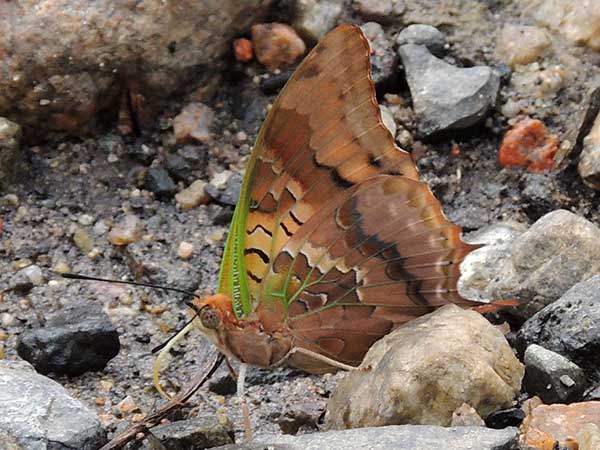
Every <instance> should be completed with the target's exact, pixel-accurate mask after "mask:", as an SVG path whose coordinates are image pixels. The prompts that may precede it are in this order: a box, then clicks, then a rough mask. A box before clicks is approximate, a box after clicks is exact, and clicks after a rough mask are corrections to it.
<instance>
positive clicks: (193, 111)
mask: <svg viewBox="0 0 600 450" xmlns="http://www.w3.org/2000/svg"><path fill="white" fill-rule="evenodd" d="M214 118H215V113H214V111H213V110H212V109H211V108H210V107H208V106H206V105H204V104H202V103H190V104H189V105H187V106H186V107H185V108H183V109H182V110H181V112H180V113H179V114H178V115H177V116H175V118H174V119H173V132H174V133H175V139H176V140H177V142H178V143H185V142H190V141H198V142H201V143H204V144H208V143H210V142H212V140H213V136H212V133H211V128H212V124H213V122H214Z"/></svg>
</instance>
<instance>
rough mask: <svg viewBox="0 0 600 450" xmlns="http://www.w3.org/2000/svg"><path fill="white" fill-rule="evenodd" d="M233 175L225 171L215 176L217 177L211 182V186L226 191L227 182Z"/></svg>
mask: <svg viewBox="0 0 600 450" xmlns="http://www.w3.org/2000/svg"><path fill="white" fill-rule="evenodd" d="M232 175H233V172H231V171H230V170H224V171H223V172H219V173H217V174H215V176H214V177H213V178H212V180H210V184H212V185H213V186H214V187H216V188H217V189H219V190H224V189H225V188H226V187H227V182H228V181H229V178H231V176H232Z"/></svg>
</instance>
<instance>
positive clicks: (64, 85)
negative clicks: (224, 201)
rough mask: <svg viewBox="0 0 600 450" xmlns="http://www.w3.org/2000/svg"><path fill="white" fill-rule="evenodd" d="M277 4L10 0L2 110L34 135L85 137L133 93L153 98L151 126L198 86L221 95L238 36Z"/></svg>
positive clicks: (2, 45)
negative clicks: (177, 97)
mask: <svg viewBox="0 0 600 450" xmlns="http://www.w3.org/2000/svg"><path fill="white" fill-rule="evenodd" d="M270 3H271V2H269V1H265V0H248V1H243V2H240V1H236V0H224V1H220V2H189V1H183V0H173V1H169V2H168V3H163V2H152V3H149V4H145V5H144V7H143V8H141V7H137V8H136V7H132V6H131V5H130V4H129V3H126V2H125V3H123V2H118V3H114V2H113V1H110V0H101V1H97V2H88V1H83V0H53V1H50V2H48V3H45V4H44V7H43V8H23V5H22V4H20V3H17V2H3V4H2V14H0V30H3V33H2V34H1V35H0V54H2V55H5V57H3V62H4V65H3V67H4V68H5V69H6V70H5V71H4V72H3V73H2V76H1V77H0V92H2V95H1V96H0V115H2V116H5V117H8V118H9V119H11V120H14V121H17V122H18V123H20V124H21V126H22V127H23V130H24V134H25V135H26V137H31V136H33V135H35V136H39V137H42V136H44V135H47V134H48V133H50V132H51V131H67V132H71V133H79V134H81V133H83V132H84V131H85V130H88V129H92V128H95V125H97V124H98V123H99V122H100V121H101V118H102V116H103V114H102V113H103V112H106V111H110V110H112V109H114V108H115V107H116V106H118V102H119V100H120V98H121V95H122V94H123V93H124V92H125V91H127V90H130V91H131V92H132V93H133V94H135V95H139V96H143V98H144V107H143V111H141V112H143V114H139V117H138V119H140V121H141V122H142V124H143V122H145V120H144V119H145V118H146V116H148V118H149V116H150V115H151V113H152V112H158V111H160V110H161V109H162V106H164V104H166V102H167V101H168V100H170V99H171V98H172V95H173V93H174V92H181V91H183V90H188V91H189V90H191V89H193V88H194V87H196V86H199V87H201V88H202V89H201V90H202V92H201V93H205V94H208V93H210V92H211V91H214V90H215V89H216V87H217V80H218V77H219V73H220V71H221V70H222V69H223V68H224V67H225V66H226V64H227V59H226V58H224V57H223V56H224V55H225V54H227V52H229V51H230V49H231V41H232V39H233V38H234V37H236V36H238V35H239V34H240V33H242V32H244V31H245V30H247V29H248V27H249V26H250V25H251V24H252V23H255V22H256V21H259V20H260V19H261V18H262V17H263V16H264V14H265V13H266V12H267V9H268V6H269V5H270ZM82 18H85V20H83V19H82ZM40 30H43V33H40ZM125 78H126V79H127V81H125ZM201 93H199V94H201ZM148 122H150V121H148Z"/></svg>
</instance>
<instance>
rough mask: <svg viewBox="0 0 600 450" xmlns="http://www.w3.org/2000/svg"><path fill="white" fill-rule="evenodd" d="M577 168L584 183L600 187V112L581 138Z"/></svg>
mask: <svg viewBox="0 0 600 450" xmlns="http://www.w3.org/2000/svg"><path fill="white" fill-rule="evenodd" d="M577 170H578V171H579V176H581V179H582V180H583V182H584V183H585V184H586V185H588V186H589V187H591V188H593V189H600V114H598V115H597V116H596V120H595V121H594V124H593V126H592V129H591V130H590V132H589V134H588V135H587V136H586V137H585V138H584V140H583V149H582V151H581V155H580V157H579V164H578V165H577Z"/></svg>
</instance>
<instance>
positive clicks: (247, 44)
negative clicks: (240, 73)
mask: <svg viewBox="0 0 600 450" xmlns="http://www.w3.org/2000/svg"><path fill="white" fill-rule="evenodd" d="M233 53H234V55H235V59H237V60H238V61H241V62H250V61H252V58H254V45H252V41H251V40H250V39H246V38H240V39H236V40H235V41H233Z"/></svg>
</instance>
